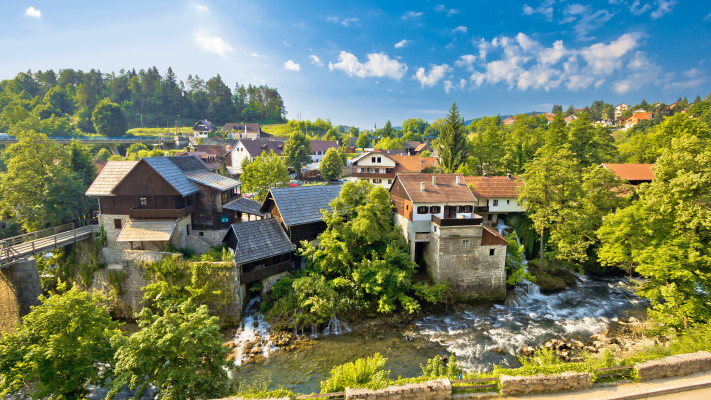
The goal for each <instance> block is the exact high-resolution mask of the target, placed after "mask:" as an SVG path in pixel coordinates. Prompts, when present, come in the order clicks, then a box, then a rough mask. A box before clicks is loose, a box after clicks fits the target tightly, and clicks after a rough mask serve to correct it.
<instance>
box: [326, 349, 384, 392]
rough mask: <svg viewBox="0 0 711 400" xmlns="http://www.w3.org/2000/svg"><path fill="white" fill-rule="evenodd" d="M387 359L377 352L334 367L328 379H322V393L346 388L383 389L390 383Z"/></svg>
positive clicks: (340, 390)
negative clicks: (371, 355)
mask: <svg viewBox="0 0 711 400" xmlns="http://www.w3.org/2000/svg"><path fill="white" fill-rule="evenodd" d="M387 361H388V359H387V358H383V356H381V355H380V353H375V354H373V357H368V358H359V359H357V360H355V361H354V362H349V363H345V364H343V365H340V366H337V367H333V369H332V370H331V375H330V376H329V377H328V379H326V380H325V381H321V393H332V392H342V391H344V390H346V388H366V389H373V390H376V389H382V388H384V387H386V386H388V385H389V384H390V380H389V379H388V376H389V375H390V371H388V370H386V369H385V363H386V362H387Z"/></svg>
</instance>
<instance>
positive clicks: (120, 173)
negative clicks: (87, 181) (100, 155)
mask: <svg viewBox="0 0 711 400" xmlns="http://www.w3.org/2000/svg"><path fill="white" fill-rule="evenodd" d="M136 164H138V161H109V162H107V163H106V165H105V166H104V168H103V169H102V170H101V172H99V175H98V176H97V177H96V179H94V182H92V183H91V186H89V189H87V191H86V195H87V196H113V195H114V194H113V193H111V191H112V190H114V188H115V187H116V185H118V184H119V182H121V181H122V180H123V178H124V177H125V176H126V175H128V173H129V172H131V170H132V169H133V167H135V166H136Z"/></svg>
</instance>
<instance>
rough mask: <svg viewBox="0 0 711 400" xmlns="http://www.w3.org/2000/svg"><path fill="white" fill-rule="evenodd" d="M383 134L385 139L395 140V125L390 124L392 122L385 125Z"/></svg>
mask: <svg viewBox="0 0 711 400" xmlns="http://www.w3.org/2000/svg"><path fill="white" fill-rule="evenodd" d="M381 134H382V135H383V137H384V138H394V137H396V136H397V132H396V131H395V128H393V124H391V123H390V120H388V122H386V123H385V126H384V127H383V130H382V132H381Z"/></svg>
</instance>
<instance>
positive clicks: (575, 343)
mask: <svg viewBox="0 0 711 400" xmlns="http://www.w3.org/2000/svg"><path fill="white" fill-rule="evenodd" d="M572 345H573V348H574V349H582V348H583V347H585V344H584V343H583V342H581V341H580V340H573V341H572Z"/></svg>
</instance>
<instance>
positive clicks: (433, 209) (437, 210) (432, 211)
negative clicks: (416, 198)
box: [430, 206, 442, 214]
mask: <svg viewBox="0 0 711 400" xmlns="http://www.w3.org/2000/svg"><path fill="white" fill-rule="evenodd" d="M440 211H442V207H440V206H432V207H430V214H439V213H440Z"/></svg>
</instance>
